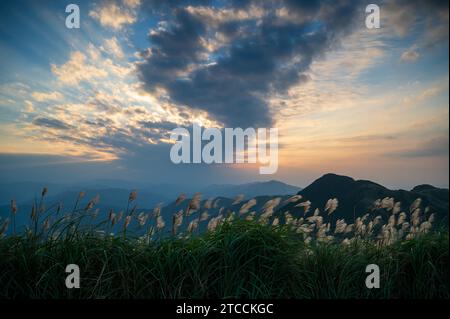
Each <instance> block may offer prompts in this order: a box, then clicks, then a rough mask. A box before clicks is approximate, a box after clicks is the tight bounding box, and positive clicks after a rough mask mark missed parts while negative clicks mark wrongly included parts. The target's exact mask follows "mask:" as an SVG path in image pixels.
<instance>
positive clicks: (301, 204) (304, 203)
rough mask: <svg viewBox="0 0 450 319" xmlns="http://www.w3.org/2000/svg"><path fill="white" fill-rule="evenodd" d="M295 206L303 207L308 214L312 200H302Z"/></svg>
mask: <svg viewBox="0 0 450 319" xmlns="http://www.w3.org/2000/svg"><path fill="white" fill-rule="evenodd" d="M294 207H303V209H304V210H303V213H304V214H306V213H307V212H308V211H309V208H310V207H311V202H310V201H309V200H307V201H306V202H301V203H300V204H297V205H295V206H294Z"/></svg>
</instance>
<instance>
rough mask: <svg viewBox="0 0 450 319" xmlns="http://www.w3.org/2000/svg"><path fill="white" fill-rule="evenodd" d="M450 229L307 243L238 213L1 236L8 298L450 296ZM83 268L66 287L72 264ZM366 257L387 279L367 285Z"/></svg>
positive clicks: (1, 284) (1, 293) (0, 285)
mask: <svg viewBox="0 0 450 319" xmlns="http://www.w3.org/2000/svg"><path fill="white" fill-rule="evenodd" d="M448 254H449V250H448V232H447V231H443V232H431V233H427V234H423V235H421V236H418V237H416V238H413V239H411V240H407V241H399V242H396V243H393V244H392V245H388V246H382V245H377V244H375V243H373V242H367V241H363V240H361V241H353V242H351V243H350V244H348V245H343V244H337V243H319V242H316V243H310V244H307V243H305V242H304V240H303V239H302V237H301V236H299V235H298V234H297V233H295V232H293V231H291V230H290V229H289V227H287V226H276V227H274V226H270V225H261V224H259V223H255V222H252V221H243V220H239V221H235V222H233V223H224V224H222V225H220V226H219V227H218V228H217V229H216V231H215V232H206V233H203V234H201V235H198V236H192V237H189V238H182V239H180V238H167V239H163V240H157V241H151V242H149V243H147V242H143V241H141V240H139V239H133V238H132V237H131V236H128V237H126V238H125V237H120V236H119V237H117V236H116V237H104V236H98V235H94V234H93V233H89V232H86V233H81V234H76V235H75V236H71V237H66V238H61V239H50V238H47V239H46V240H41V241H36V240H35V238H34V237H27V236H25V235H24V236H21V237H19V236H8V237H5V238H3V239H0V297H2V298H241V297H246V298H271V297H274V298H449V291H448V281H449V278H448V269H449V268H448V266H449V259H448ZM72 263H74V264H77V265H79V267H80V269H81V288H80V289H67V288H66V286H65V278H66V276H67V274H66V273H65V267H66V265H68V264H72ZM368 264H377V265H378V266H379V267H380V271H381V281H380V282H381V287H380V288H379V289H368V288H366V286H365V279H366V277H367V275H368V274H367V273H366V272H365V269H366V266H367V265H368Z"/></svg>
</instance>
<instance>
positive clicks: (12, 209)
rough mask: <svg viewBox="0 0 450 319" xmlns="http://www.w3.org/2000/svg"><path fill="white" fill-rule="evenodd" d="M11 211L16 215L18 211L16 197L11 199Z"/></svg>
mask: <svg viewBox="0 0 450 319" xmlns="http://www.w3.org/2000/svg"><path fill="white" fill-rule="evenodd" d="M10 208H11V213H12V214H13V215H15V214H16V213H17V204H16V201H15V200H14V199H12V200H11V207H10Z"/></svg>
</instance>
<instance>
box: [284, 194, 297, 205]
mask: <svg viewBox="0 0 450 319" xmlns="http://www.w3.org/2000/svg"><path fill="white" fill-rule="evenodd" d="M300 199H302V195H294V196H291V197H289V198H288V199H286V200H285V201H284V202H283V204H289V203H296V202H298V201H299V200H300Z"/></svg>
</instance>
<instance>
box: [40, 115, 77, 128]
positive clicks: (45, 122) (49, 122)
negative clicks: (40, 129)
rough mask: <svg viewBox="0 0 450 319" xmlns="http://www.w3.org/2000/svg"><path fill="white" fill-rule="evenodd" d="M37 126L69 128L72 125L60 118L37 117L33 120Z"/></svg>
mask: <svg viewBox="0 0 450 319" xmlns="http://www.w3.org/2000/svg"><path fill="white" fill-rule="evenodd" d="M32 123H33V124H34V125H36V126H45V127H47V128H52V129H57V130H68V129H69V128H70V126H69V125H68V124H66V123H64V122H62V121H60V120H58V119H53V118H46V117H37V118H35V119H34V120H33V122H32Z"/></svg>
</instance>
